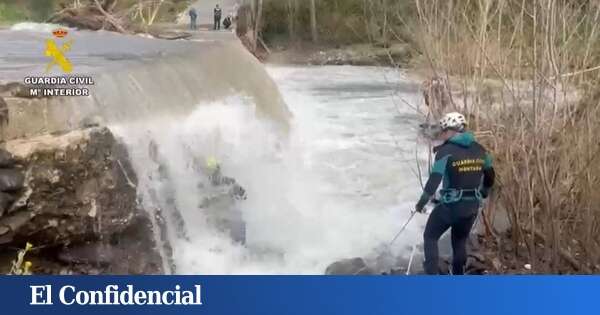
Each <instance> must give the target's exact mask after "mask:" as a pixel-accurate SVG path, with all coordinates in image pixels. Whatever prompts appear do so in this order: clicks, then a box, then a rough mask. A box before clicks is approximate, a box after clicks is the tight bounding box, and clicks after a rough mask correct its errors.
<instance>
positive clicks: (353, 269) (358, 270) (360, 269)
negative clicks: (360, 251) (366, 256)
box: [325, 257, 375, 275]
mask: <svg viewBox="0 0 600 315" xmlns="http://www.w3.org/2000/svg"><path fill="white" fill-rule="evenodd" d="M325 274H326V275H374V274H375V271H373V270H372V269H371V268H369V267H368V266H367V264H366V263H365V261H364V260H363V259H362V258H360V257H357V258H351V259H343V260H340V261H336V262H334V263H333V264H331V265H329V266H328V267H327V269H325Z"/></svg>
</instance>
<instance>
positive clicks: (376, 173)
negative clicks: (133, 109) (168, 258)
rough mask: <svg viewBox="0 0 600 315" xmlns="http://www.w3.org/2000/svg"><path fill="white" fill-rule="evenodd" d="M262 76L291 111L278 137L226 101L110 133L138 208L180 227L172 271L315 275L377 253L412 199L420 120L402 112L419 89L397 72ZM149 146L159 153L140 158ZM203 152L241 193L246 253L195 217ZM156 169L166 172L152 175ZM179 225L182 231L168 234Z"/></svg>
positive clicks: (243, 107) (296, 70) (399, 248)
mask: <svg viewBox="0 0 600 315" xmlns="http://www.w3.org/2000/svg"><path fill="white" fill-rule="evenodd" d="M268 72H269V74H270V75H271V76H272V78H273V79H274V80H275V82H276V83H277V85H278V86H279V89H280V91H281V93H282V95H283V97H284V100H285V101H286V103H287V104H288V106H289V108H290V110H291V111H292V113H293V115H294V118H293V119H292V124H291V131H290V133H289V135H288V136H285V137H283V138H282V137H280V136H277V132H276V131H274V130H272V129H271V127H270V126H269V124H265V123H264V122H262V121H261V120H260V119H257V118H256V117H255V115H254V109H253V104H252V101H251V100H250V99H247V98H245V97H244V95H235V94H232V95H231V96H230V97H228V98H225V99H221V100H216V101H214V102H212V103H209V104H203V105H205V106H201V107H198V109H197V110H196V111H195V112H194V113H193V114H192V115H191V116H189V117H187V118H186V119H185V120H183V121H172V123H170V124H167V125H165V123H164V122H163V123H161V124H160V128H156V127H154V126H155V125H156V124H153V123H152V122H144V123H143V126H140V125H131V124H130V125H128V126H127V127H125V128H119V127H114V128H113V129H114V130H115V131H116V132H117V134H120V135H121V136H122V137H123V139H124V140H125V142H126V143H127V144H128V146H129V147H130V148H131V149H130V154H131V155H132V160H133V162H134V165H135V166H136V168H137V170H136V172H137V173H138V177H139V179H138V180H139V181H140V188H138V189H139V190H140V191H142V192H144V193H142V199H143V200H145V201H146V204H145V207H146V208H152V207H159V208H161V209H163V210H165V209H169V208H170V209H171V210H169V211H176V212H179V213H180V214H181V216H182V217H183V221H184V222H185V223H184V224H183V226H180V225H178V224H177V222H176V221H177V219H176V218H175V219H174V218H171V219H168V218H167V219H166V220H167V221H171V222H170V223H169V222H167V223H168V224H167V225H170V226H175V228H173V229H171V232H170V233H171V237H170V239H171V245H172V247H173V257H174V261H173V263H174V265H175V270H174V272H176V273H183V274H322V273H323V272H324V270H325V268H326V266H327V265H329V264H330V263H332V262H334V261H336V260H338V259H342V258H351V257H357V256H361V257H367V258H368V257H376V256H378V254H379V253H378V252H377V250H378V249H381V248H385V246H384V247H382V245H385V244H388V243H389V242H390V240H391V239H392V238H393V236H394V235H395V233H396V232H397V231H398V230H399V228H400V226H401V225H402V224H403V223H404V222H405V221H406V219H407V218H408V216H409V214H410V210H411V209H412V206H413V205H414V202H415V200H417V198H418V196H419V193H420V190H421V189H420V184H419V180H418V176H417V174H418V171H417V159H416V157H417V156H418V157H419V162H418V164H419V165H421V167H422V168H423V169H425V165H426V163H427V161H426V158H425V157H426V156H427V155H426V154H425V153H424V152H421V153H418V154H417V153H416V149H417V147H422V146H418V142H417V130H418V122H419V119H418V116H417V115H416V113H415V112H414V110H413V109H412V108H411V107H410V106H408V105H407V103H412V104H416V102H418V93H417V86H416V85H415V84H414V83H412V82H411V81H410V80H409V79H407V78H406V76H405V75H404V74H403V73H402V72H399V71H396V70H392V69H386V68H368V67H274V66H273V67H271V66H269V67H268ZM151 141H152V142H155V143H156V144H157V147H158V148H159V149H158V153H155V154H154V155H155V156H158V157H154V158H152V154H147V151H148V149H147V148H148V147H149V146H150V147H152V146H153V144H151ZM209 155H210V156H215V157H217V158H218V159H219V161H220V163H221V164H222V168H223V173H224V174H225V175H227V176H231V177H234V178H235V179H236V180H237V181H238V182H239V183H240V184H241V185H242V186H243V187H244V188H245V189H246V190H247V193H248V199H247V200H245V201H242V202H238V205H237V207H239V208H240V209H241V211H242V214H243V217H244V220H245V221H246V223H247V244H246V246H242V245H239V244H235V243H234V242H232V241H231V239H230V238H229V237H227V236H226V235H224V234H223V233H219V231H215V230H214V229H212V228H211V227H210V226H207V224H206V218H205V217H204V216H203V215H202V211H201V210H198V204H199V203H201V200H202V198H203V194H204V192H203V191H202V189H198V188H197V187H202V186H203V184H202V183H203V181H204V179H203V175H202V174H201V173H199V172H196V173H195V172H194V171H193V170H194V167H193V166H190V165H193V164H194V161H195V160H194V157H204V156H209ZM157 160H158V162H157ZM158 164H161V165H162V167H163V169H166V170H167V171H166V173H168V175H166V176H164V177H163V178H161V177H160V175H159V173H160V172H159V171H160V170H159V169H160V167H159V166H158ZM158 178H161V179H160V180H157V179H158ZM169 200H171V201H174V202H171V203H169ZM422 225H423V218H417V219H416V220H415V221H414V222H413V223H411V225H409V227H408V229H407V231H406V232H405V233H404V234H403V235H402V237H401V238H400V239H399V240H398V241H397V242H396V243H394V246H393V247H392V249H393V252H394V254H396V255H402V254H406V253H407V251H406V249H407V247H410V246H411V245H412V244H414V243H415V242H417V241H418V240H419V239H420V233H421V231H422ZM182 229H185V231H186V233H187V235H185V236H182V235H181V234H179V235H177V233H176V232H177V231H180V230H182ZM174 230H176V231H174ZM388 263H390V264H393V262H388ZM385 267H386V266H383V268H385ZM388 267H389V266H388Z"/></svg>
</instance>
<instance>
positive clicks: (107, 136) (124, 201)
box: [0, 127, 162, 274]
mask: <svg viewBox="0 0 600 315" xmlns="http://www.w3.org/2000/svg"><path fill="white" fill-rule="evenodd" d="M6 148H7V150H8V151H9V152H11V153H12V154H13V155H14V156H15V159H16V161H17V163H18V164H19V167H20V168H21V169H22V170H23V173H24V174H26V176H24V177H23V182H22V183H21V185H17V184H12V185H5V186H11V187H18V186H21V187H23V186H24V187H25V189H21V190H20V191H19V194H18V195H16V196H15V197H17V198H16V200H17V201H15V202H14V203H13V205H12V206H11V207H10V209H9V211H8V213H9V214H8V215H7V213H6V212H5V216H4V217H2V218H1V219H0V227H2V226H5V227H8V229H9V231H8V232H7V233H5V234H4V235H0V243H5V244H6V243H8V244H9V246H10V247H20V246H21V245H22V244H24V243H25V242H31V243H33V244H35V245H36V246H40V247H42V248H48V249H49V250H50V252H48V251H44V252H43V253H41V256H40V257H39V258H40V259H42V260H44V261H45V262H46V263H45V265H46V266H50V267H47V268H46V269H45V270H43V272H47V273H59V272H60V270H61V268H62V267H63V265H64V264H65V263H72V262H67V261H68V259H59V258H60V257H62V258H65V257H67V256H65V254H64V253H63V256H60V254H59V253H54V252H52V250H54V251H55V250H56V249H64V248H67V249H69V250H70V251H71V252H70V254H71V257H80V258H81V257H83V258H81V259H80V263H79V268H80V269H78V270H76V271H73V272H74V273H87V270H88V269H89V272H92V271H93V270H92V269H90V268H92V267H93V268H96V269H98V267H97V266H95V264H100V265H102V266H103V268H100V270H102V271H106V272H110V271H113V270H118V271H121V273H132V274H139V273H160V272H161V271H162V267H161V266H162V264H161V263H160V262H161V261H162V260H161V258H160V256H159V255H158V252H157V251H155V250H154V248H155V244H154V239H153V232H152V226H151V224H149V223H148V222H149V221H148V218H147V213H146V211H144V210H143V209H139V208H138V204H137V192H136V186H135V183H136V182H137V179H136V177H135V174H134V173H133V171H132V167H131V164H130V162H129V158H128V156H127V153H126V151H125V150H124V148H123V147H122V146H121V145H120V144H119V143H118V141H116V139H115V138H114V136H113V135H112V133H110V131H109V130H108V129H106V128H96V127H95V128H87V129H83V130H76V131H72V132H68V133H63V134H55V135H42V136H38V137H34V138H28V139H17V140H11V141H9V142H7V143H6ZM1 174H2V173H1V172H0V175H1ZM15 176H16V175H15ZM1 182H2V180H1V179H0V183H1ZM13 182H15V183H16V182H18V181H16V180H13ZM132 183H133V184H132ZM0 197H1V195H0ZM0 199H1V198H0ZM132 230H135V231H136V232H135V233H132V232H131V231H132ZM0 232H1V231H0ZM90 244H93V246H100V245H102V246H108V247H107V248H112V247H111V246H113V244H117V245H118V246H117V248H118V249H119V251H122V252H130V253H132V255H138V256H144V260H143V261H142V260H139V261H140V263H137V264H136V263H134V264H130V263H129V262H128V261H127V259H130V258H132V257H130V256H127V255H112V254H106V255H104V254H102V255H98V257H96V258H94V259H95V260H94V259H90V255H91V256H93V254H92V253H94V251H93V250H92V249H91V248H94V247H89V246H91V245H90ZM98 248H100V247H98ZM103 248H104V247H103ZM142 251H143V252H142ZM75 253H77V255H76V254H75ZM86 253H87V254H86ZM102 253H112V251H106V252H102ZM133 258H135V257H133ZM86 262H89V263H87V264H86ZM61 264H63V265H61ZM106 264H108V267H106V266H105V265H106ZM35 272H36V271H35V270H34V273H35ZM38 272H39V271H38Z"/></svg>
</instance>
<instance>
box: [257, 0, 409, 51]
mask: <svg viewBox="0 0 600 315" xmlns="http://www.w3.org/2000/svg"><path fill="white" fill-rule="evenodd" d="M263 6H264V8H263V11H264V19H263V21H264V23H263V25H261V33H262V35H263V37H264V38H265V40H266V41H267V42H272V41H279V42H296V41H305V42H306V41H313V42H319V43H321V44H333V45H340V44H341V45H343V44H353V43H384V44H387V43H388V42H389V41H390V40H395V39H398V38H404V39H406V37H405V36H404V33H403V30H404V27H403V25H404V22H405V20H406V19H407V18H408V17H410V15H411V14H412V13H414V10H413V8H414V6H413V3H412V0H403V1H393V0H311V1H302V0H264V3H263ZM392 34H394V35H392Z"/></svg>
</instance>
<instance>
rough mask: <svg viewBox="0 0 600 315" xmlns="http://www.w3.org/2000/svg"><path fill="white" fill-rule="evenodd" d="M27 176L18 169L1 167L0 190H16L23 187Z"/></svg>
mask: <svg viewBox="0 0 600 315" xmlns="http://www.w3.org/2000/svg"><path fill="white" fill-rule="evenodd" d="M24 182H25V176H23V173H22V172H21V171H19V170H16V169H5V168H3V169H0V191H2V192H14V191H17V190H20V189H21V188H23V185H24Z"/></svg>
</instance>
